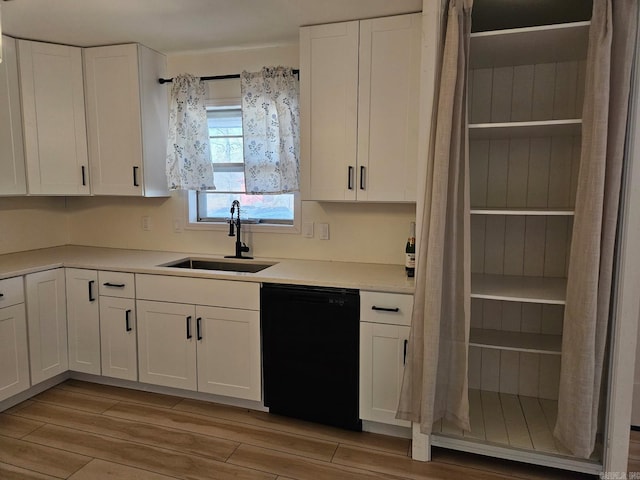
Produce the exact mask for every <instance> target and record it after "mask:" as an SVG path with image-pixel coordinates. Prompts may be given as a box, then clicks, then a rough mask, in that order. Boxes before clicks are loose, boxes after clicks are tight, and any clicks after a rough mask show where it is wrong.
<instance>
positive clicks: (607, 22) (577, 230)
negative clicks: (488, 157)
mask: <svg viewBox="0 0 640 480" xmlns="http://www.w3.org/2000/svg"><path fill="white" fill-rule="evenodd" d="M637 8H638V6H637V0H594V2H593V14H592V18H591V27H590V32H589V50H588V54H587V70H586V85H585V100H584V105H583V112H582V147H581V160H580V171H579V174H578V190H577V193H576V210H575V219H574V226H573V235H572V241H571V252H570V260H569V261H570V263H569V272H568V280H567V302H566V306H565V314H564V331H563V342H562V367H561V373H560V391H559V398H558V420H557V423H556V428H555V431H554V434H555V436H556V437H557V438H558V439H559V440H560V441H561V442H562V443H563V444H564V445H565V446H566V447H567V448H569V450H571V451H572V452H573V454H574V455H576V456H579V457H583V458H587V457H589V456H590V455H591V453H592V452H593V449H594V446H595V440H596V432H597V430H598V411H599V408H600V405H599V402H600V400H601V394H600V392H601V388H602V378H603V370H604V357H605V345H606V341H607V329H608V325H609V315H610V313H609V305H610V298H611V286H612V275H613V262H614V249H615V235H616V226H617V218H618V203H619V196H620V184H621V172H622V163H623V157H624V143H625V132H626V124H627V112H628V104H629V88H630V87H629V85H630V81H631V67H632V63H633V54H634V45H635V37H636V28H637V15H638V13H637Z"/></svg>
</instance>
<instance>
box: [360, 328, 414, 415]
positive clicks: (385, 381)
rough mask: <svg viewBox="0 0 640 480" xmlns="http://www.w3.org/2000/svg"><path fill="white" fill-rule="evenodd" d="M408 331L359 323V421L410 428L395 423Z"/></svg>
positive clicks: (407, 329) (406, 329)
mask: <svg viewBox="0 0 640 480" xmlns="http://www.w3.org/2000/svg"><path fill="white" fill-rule="evenodd" d="M409 330H410V328H409V327H405V326H398V325H384V324H378V323H369V322H361V323H360V418H362V419H363V420H371V421H375V422H380V423H386V424H392V425H401V426H406V427H408V426H410V422H408V421H405V420H396V418H395V416H396V410H397V408H398V400H399V398H400V387H401V385H402V375H403V371H404V363H405V358H406V346H407V342H408V341H409Z"/></svg>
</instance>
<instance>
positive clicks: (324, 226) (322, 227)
mask: <svg viewBox="0 0 640 480" xmlns="http://www.w3.org/2000/svg"><path fill="white" fill-rule="evenodd" d="M318 232H319V233H318V238H319V239H320V240H329V224H328V223H319V224H318Z"/></svg>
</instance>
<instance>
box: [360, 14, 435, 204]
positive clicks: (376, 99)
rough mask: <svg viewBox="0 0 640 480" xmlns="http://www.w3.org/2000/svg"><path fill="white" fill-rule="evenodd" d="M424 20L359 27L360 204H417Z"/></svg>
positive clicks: (409, 17)
mask: <svg viewBox="0 0 640 480" xmlns="http://www.w3.org/2000/svg"><path fill="white" fill-rule="evenodd" d="M420 32H421V15H420V14H412V15H401V16H397V17H389V18H375V19H373V20H364V21H361V22H360V63H359V71H360V74H359V78H360V84H359V90H358V161H357V164H358V172H357V174H358V175H357V176H358V184H357V185H356V188H357V194H356V197H357V199H358V200H369V201H393V202H402V201H413V202H415V201H416V188H417V184H418V182H417V178H416V176H417V158H418V114H419V103H420V102H419V101H418V97H419V94H420V86H419V83H420V54H421V48H422V45H421V43H420Z"/></svg>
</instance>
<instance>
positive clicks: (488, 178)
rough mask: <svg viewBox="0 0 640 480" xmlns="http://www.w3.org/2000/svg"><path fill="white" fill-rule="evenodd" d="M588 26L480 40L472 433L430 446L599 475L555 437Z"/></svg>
mask: <svg viewBox="0 0 640 480" xmlns="http://www.w3.org/2000/svg"><path fill="white" fill-rule="evenodd" d="M589 25H590V22H583V21H581V22H575V23H563V24H559V25H544V26H534V27H527V28H516V29H508V30H500V31H491V32H480V33H473V34H472V35H471V50H470V68H471V71H470V75H469V117H470V118H469V142H470V143H469V151H470V182H471V185H470V187H471V205H472V209H471V257H472V258H471V264H472V267H471V268H472V278H471V330H470V337H469V343H470V347H469V389H470V391H469V401H470V416H471V418H470V420H471V431H470V432H463V431H461V430H458V429H457V428H455V427H454V426H453V425H452V424H450V423H449V422H446V421H441V422H438V423H436V424H435V425H434V429H433V432H434V435H433V436H432V437H433V439H432V444H433V445H437V446H443V447H447V448H454V449H459V450H465V451H469V452H473V453H480V454H485V455H491V456H495V457H501V458H506V459H512V460H518V461H523V462H529V463H536V464H541V465H546V466H553V467H557V468H564V469H570V470H575V471H582V472H586V473H592V474H595V473H599V472H600V470H601V463H600V459H599V458H598V455H596V456H595V457H594V458H592V459H589V460H583V459H578V458H575V457H572V456H571V455H570V453H569V452H568V451H567V450H566V449H564V447H563V446H562V445H560V444H559V443H558V442H557V441H556V440H555V439H554V437H553V428H554V425H555V422H556V416H557V398H558V389H559V378H560V363H561V356H562V322H563V315H564V304H565V295H566V285H567V283H566V275H567V270H568V263H569V250H570V243H571V232H572V228H573V218H574V209H575V191H576V188H577V187H576V177H577V172H578V169H579V163H580V135H581V129H582V120H581V115H582V112H581V109H582V100H583V96H584V75H585V73H584V72H585V58H586V52H587V45H588V32H589Z"/></svg>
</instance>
